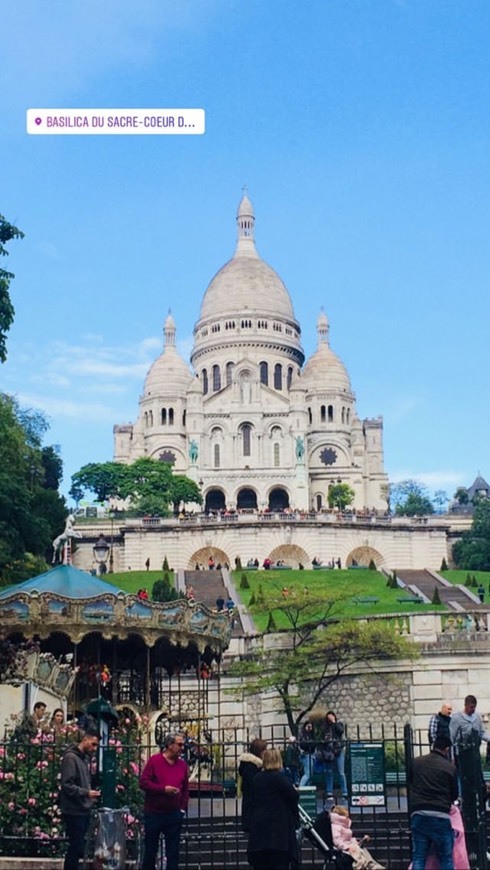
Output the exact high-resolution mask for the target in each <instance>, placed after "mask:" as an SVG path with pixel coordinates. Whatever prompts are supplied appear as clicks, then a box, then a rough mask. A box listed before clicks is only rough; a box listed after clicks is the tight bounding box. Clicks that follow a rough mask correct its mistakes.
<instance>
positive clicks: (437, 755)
mask: <svg viewBox="0 0 490 870" xmlns="http://www.w3.org/2000/svg"><path fill="white" fill-rule="evenodd" d="M450 748H451V741H450V740H449V738H448V737H437V738H436V740H435V742H434V746H433V747H432V750H431V752H430V754H429V755H421V756H419V757H418V758H415V759H414V760H413V764H412V767H411V768H410V770H409V784H410V792H409V799H410V813H411V816H410V826H411V830H412V849H413V865H412V868H413V870H425V862H426V859H427V856H428V854H429V851H430V849H431V848H432V849H433V850H434V852H435V854H436V856H437V858H438V860H439V865H440V867H441V870H454V861H453V841H454V837H453V832H452V827H451V819H450V810H451V804H452V803H453V801H455V800H456V798H457V797H458V777H457V773H456V767H455V766H454V764H453V763H452V762H451V761H449V758H448V755H449V750H450Z"/></svg>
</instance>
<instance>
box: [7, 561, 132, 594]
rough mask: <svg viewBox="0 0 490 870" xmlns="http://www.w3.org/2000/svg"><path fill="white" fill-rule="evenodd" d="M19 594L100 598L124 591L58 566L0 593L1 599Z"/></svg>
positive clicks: (67, 566) (71, 568)
mask: <svg viewBox="0 0 490 870" xmlns="http://www.w3.org/2000/svg"><path fill="white" fill-rule="evenodd" d="M19 592H27V593H29V592H39V593H41V592H52V593H53V594H55V595H62V596H63V597H64V598H99V597H100V596H101V595H107V594H111V595H117V594H118V592H123V590H122V589H119V588H118V587H117V586H114V585H113V584H112V583H106V582H105V580H101V579H100V578H99V577H94V576H93V575H92V574H88V573H87V571H80V570H79V569H78V568H74V567H73V565H57V566H56V568H51V570H50V571H45V572H44V574H38V576H37V577H31V579H30V580H25V581H24V583H15V584H14V585H13V586H8V587H7V588H6V589H3V590H2V592H0V599H3V598H10V596H11V595H17V594H18V593H19ZM124 594H126V593H124Z"/></svg>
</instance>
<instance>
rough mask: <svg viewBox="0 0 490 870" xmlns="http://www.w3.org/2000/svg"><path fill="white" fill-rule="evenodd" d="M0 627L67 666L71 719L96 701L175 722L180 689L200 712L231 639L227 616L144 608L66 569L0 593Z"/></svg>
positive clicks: (199, 608)
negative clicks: (72, 675)
mask: <svg viewBox="0 0 490 870" xmlns="http://www.w3.org/2000/svg"><path fill="white" fill-rule="evenodd" d="M0 625H1V626H2V634H3V636H4V637H5V638H7V639H9V640H11V641H13V642H14V643H23V642H25V641H28V640H33V641H37V642H38V646H39V649H40V652H41V654H50V656H52V657H53V659H55V660H56V661H57V662H69V663H70V666H71V667H72V668H73V670H74V671H75V673H76V677H75V679H74V680H73V681H72V684H71V686H70V689H71V691H70V694H69V697H68V711H69V713H71V714H72V715H74V716H76V715H78V714H79V713H80V712H83V711H84V710H86V708H87V705H88V704H89V703H90V702H91V701H93V700H94V699H97V698H101V697H103V698H105V699H106V700H107V701H108V702H109V703H110V704H112V705H113V706H114V707H115V708H116V709H122V708H128V707H129V708H131V709H133V710H134V711H135V712H137V713H139V714H146V715H147V716H148V717H151V718H155V717H156V718H158V717H161V716H163V717H164V718H165V720H166V721H175V722H177V721H180V722H181V721H182V720H183V718H187V717H188V716H189V715H190V714H191V713H192V712H193V711H192V710H191V709H186V710H185V711H184V710H183V700H182V699H181V681H182V680H186V682H187V685H188V687H189V688H191V686H190V683H192V684H193V686H196V687H197V689H196V691H197V694H196V695H195V704H197V707H198V708H202V707H203V704H204V695H205V692H204V684H205V683H207V682H208V681H209V679H210V677H211V676H212V675H213V674H215V673H216V672H217V671H218V670H219V662H220V659H221V656H222V654H223V652H224V650H225V649H226V648H227V646H228V644H229V640H230V633H231V627H230V621H229V619H228V618H227V615H226V614H222V613H215V612H213V611H211V610H210V609H209V608H208V607H207V606H206V605H204V604H201V603H199V602H195V603H194V602H189V601H188V600H187V599H184V598H182V599H177V600H175V601H171V602H167V603H157V602H153V601H150V600H148V599H146V600H144V599H141V598H139V597H138V596H136V595H130V594H127V593H126V592H124V591H123V590H121V589H118V588H117V587H116V586H114V585H113V584H111V583H108V582H106V581H105V580H103V579H101V578H100V577H98V576H93V575H92V574H88V573H86V572H85V571H80V570H79V569H77V568H74V567H73V565H71V564H60V565H56V566H55V567H54V568H52V569H51V570H50V571H47V572H45V573H44V574H40V575H39V576H37V577H34V578H32V579H30V580H27V581H25V582H24V583H21V584H17V585H15V586H11V587H8V588H6V589H4V590H3V591H2V592H1V593H0ZM184 694H185V693H184ZM185 706H186V707H188V704H187V705H185ZM194 706H195V705H194ZM184 712H185V716H184ZM203 714H204V710H202V709H197V710H195V711H194V716H197V717H198V718H201V717H203ZM204 718H206V716H205V714H204Z"/></svg>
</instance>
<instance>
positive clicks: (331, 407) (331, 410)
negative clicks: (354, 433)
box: [328, 405, 333, 423]
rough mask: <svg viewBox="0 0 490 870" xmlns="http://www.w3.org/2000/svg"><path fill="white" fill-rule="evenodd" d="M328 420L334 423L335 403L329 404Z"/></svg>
mask: <svg viewBox="0 0 490 870" xmlns="http://www.w3.org/2000/svg"><path fill="white" fill-rule="evenodd" d="M328 422H329V423H333V405H329V406H328Z"/></svg>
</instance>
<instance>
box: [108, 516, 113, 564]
mask: <svg viewBox="0 0 490 870" xmlns="http://www.w3.org/2000/svg"><path fill="white" fill-rule="evenodd" d="M110 518H111V549H110V551H109V574H114V511H113V510H111V512H110Z"/></svg>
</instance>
